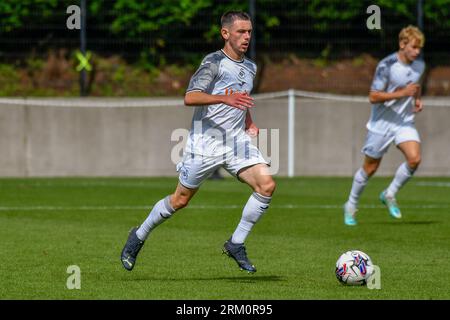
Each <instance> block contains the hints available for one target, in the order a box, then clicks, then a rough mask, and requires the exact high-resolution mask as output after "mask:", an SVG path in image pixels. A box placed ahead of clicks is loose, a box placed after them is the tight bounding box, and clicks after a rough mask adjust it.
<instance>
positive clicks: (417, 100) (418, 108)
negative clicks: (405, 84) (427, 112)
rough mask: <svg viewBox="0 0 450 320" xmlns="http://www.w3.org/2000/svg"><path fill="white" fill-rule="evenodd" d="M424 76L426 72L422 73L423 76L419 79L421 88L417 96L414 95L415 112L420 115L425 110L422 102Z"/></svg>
mask: <svg viewBox="0 0 450 320" xmlns="http://www.w3.org/2000/svg"><path fill="white" fill-rule="evenodd" d="M424 74H425V72H423V73H422V75H421V76H420V79H419V83H418V85H419V88H418V90H417V92H416V94H415V95H414V98H415V101H414V110H413V112H415V113H418V112H421V111H422V110H423V102H422V84H423V80H424V79H423V78H424Z"/></svg>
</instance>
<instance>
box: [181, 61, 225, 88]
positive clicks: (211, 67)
mask: <svg viewBox="0 0 450 320" xmlns="http://www.w3.org/2000/svg"><path fill="white" fill-rule="evenodd" d="M218 71H219V66H218V63H217V61H215V60H214V59H211V58H208V57H206V58H205V59H203V61H202V63H201V64H200V67H199V68H198V69H197V71H196V72H195V73H194V75H193V76H192V77H191V80H190V81H189V86H188V88H187V90H186V92H189V91H202V92H206V91H207V90H208V88H209V87H210V85H211V83H212V82H213V80H214V79H215V78H216V76H217V74H218Z"/></svg>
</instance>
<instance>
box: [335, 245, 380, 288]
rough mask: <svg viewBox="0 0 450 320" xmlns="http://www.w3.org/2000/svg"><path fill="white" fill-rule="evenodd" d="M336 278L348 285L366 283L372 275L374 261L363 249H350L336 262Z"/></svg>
mask: <svg viewBox="0 0 450 320" xmlns="http://www.w3.org/2000/svg"><path fill="white" fill-rule="evenodd" d="M335 272H336V278H337V279H338V280H339V282H341V283H343V284H347V285H353V286H358V285H361V286H362V285H365V284H367V280H368V279H369V277H370V276H371V275H372V272H373V263H372V260H371V259H370V257H369V256H368V255H367V254H365V253H364V252H362V251H359V250H350V251H347V252H345V253H343V254H342V255H341V256H340V257H339V259H338V260H337V262H336V271H335Z"/></svg>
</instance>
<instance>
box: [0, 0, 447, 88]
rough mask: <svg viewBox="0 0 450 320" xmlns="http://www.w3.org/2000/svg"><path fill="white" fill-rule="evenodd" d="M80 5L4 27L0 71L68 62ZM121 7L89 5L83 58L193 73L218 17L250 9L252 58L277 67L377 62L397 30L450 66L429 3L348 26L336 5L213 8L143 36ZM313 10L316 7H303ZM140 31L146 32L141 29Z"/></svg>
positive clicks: (415, 0) (216, 41)
mask: <svg viewBox="0 0 450 320" xmlns="http://www.w3.org/2000/svg"><path fill="white" fill-rule="evenodd" d="M10 1H11V2H12V3H13V4H15V5H16V6H17V9H16V10H20V5H19V3H20V2H19V1H12V0H10ZM81 2H82V0H75V1H73V0H70V1H69V0H62V1H58V2H56V3H57V4H56V5H55V6H54V8H53V7H52V9H51V12H47V13H45V16H43V15H44V13H43V12H44V11H42V10H35V11H30V12H28V13H27V14H26V15H25V16H24V17H23V19H22V26H21V27H18V28H14V23H9V24H6V23H2V25H0V36H1V37H0V63H6V64H8V63H9V64H11V63H12V64H15V65H27V63H28V64H30V61H31V64H32V63H33V62H32V59H34V58H37V57H46V56H48V53H49V51H50V50H58V49H61V48H63V49H64V50H65V51H64V54H65V55H66V56H70V57H72V56H73V53H74V52H75V51H76V50H78V49H80V46H81V43H80V31H79V30H68V29H67V26H66V20H67V18H68V16H69V15H68V13H67V12H66V9H67V7H68V6H69V5H71V4H77V5H79V4H80V3H81ZM120 2H121V1H115V0H104V1H96V2H91V1H87V19H86V21H87V22H86V29H85V31H86V50H89V51H92V52H93V53H95V54H97V55H100V56H111V55H117V56H120V57H123V58H124V59H125V60H126V61H127V62H129V63H136V62H139V61H140V62H144V63H147V64H148V65H150V66H154V67H159V66H160V65H164V64H170V63H178V64H183V63H191V64H193V65H196V64H197V63H198V62H199V60H200V59H201V58H202V57H203V56H204V55H205V54H206V53H208V52H211V51H214V50H217V49H218V48H220V47H221V46H222V40H221V38H220V34H219V28H218V27H219V21H220V15H221V14H222V12H223V10H224V9H230V8H238V9H244V10H249V9H250V8H253V9H252V10H251V11H252V12H254V31H255V32H254V33H255V37H254V54H255V57H254V58H255V59H256V60H258V61H262V60H264V59H266V58H268V59H271V60H276V59H281V58H283V57H287V56H289V55H290V54H295V55H298V56H301V57H308V58H317V59H322V60H333V59H338V58H343V57H354V56H358V55H360V54H362V53H370V54H371V55H373V56H375V57H377V58H381V57H383V56H385V55H387V54H389V53H391V52H393V51H395V50H396V49H397V46H398V45H397V37H398V32H399V30H400V29H401V28H402V27H404V26H406V25H408V24H414V25H417V24H423V30H424V32H425V34H426V47H425V57H426V61H427V64H428V65H429V66H435V65H442V64H449V63H450V55H449V54H448V49H447V48H448V47H450V37H449V36H448V34H449V33H450V27H449V25H450V24H449V22H448V21H449V19H450V13H448V12H446V11H445V12H435V13H434V15H435V16H436V17H441V19H440V21H438V22H436V19H437V18H436V17H435V19H434V20H433V19H430V18H429V17H427V16H425V17H423V18H422V19H420V15H421V14H420V12H423V10H421V9H420V8H421V4H423V6H425V5H430V3H432V2H430V1H428V2H427V1H425V3H424V2H423V1H422V0H401V1H392V3H396V5H397V6H401V8H402V11H401V12H398V10H394V9H393V8H392V6H390V5H386V3H388V1H367V0H362V1H359V2H358V1H357V2H353V3H358V6H356V7H355V8H357V9H355V10H356V11H355V12H353V13H352V16H351V17H350V18H348V17H347V18H346V17H343V16H340V15H339V8H340V7H339V5H336V8H337V10H338V14H337V15H336V16H335V17H333V15H332V14H330V13H328V14H327V13H326V12H323V13H322V12H321V10H323V4H328V3H342V5H341V8H342V10H343V12H344V9H346V7H345V6H346V5H348V4H350V3H352V2H349V1H344V0H343V1H340V2H338V1H336V0H323V1H312V0H302V1H292V0H286V1H274V0H249V1H212V2H211V3H210V4H209V5H205V7H202V8H201V9H199V10H198V11H197V12H195V15H194V17H191V18H190V19H189V21H185V22H183V21H174V22H173V23H170V24H166V25H161V26H159V27H158V26H156V27H155V28H154V30H151V28H149V30H147V31H139V28H140V25H139V27H136V25H137V21H138V19H141V20H142V19H144V20H145V19H147V21H148V22H149V23H150V22H151V21H152V20H151V19H152V18H151V17H152V15H151V14H149V13H148V12H147V13H146V14H142V16H140V15H137V16H136V17H135V19H136V23H135V21H133V17H134V16H133V15H134V12H132V11H131V9H130V5H128V6H124V7H118V5H117V3H120ZM122 2H123V1H122ZM140 2H142V3H152V1H140ZM156 2H158V3H159V2H161V1H155V3H156ZM169 2H170V1H168V3H169ZM200 2H201V1H199V3H200ZM377 2H379V4H380V5H379V7H380V10H381V11H380V14H381V29H379V30H369V29H368V28H367V19H368V18H369V16H370V15H371V14H369V13H367V11H366V9H367V7H369V6H370V5H372V4H376V3H377ZM95 3H101V5H100V6H101V7H100V9H99V8H97V9H96V8H95V6H94V5H93V4H95ZM129 3H138V2H136V1H130V2H129ZM161 3H162V2H161ZM311 3H312V4H314V3H317V5H316V6H314V7H311V6H308V4H311ZM180 6H181V2H180ZM11 7H14V6H13V5H11ZM0 8H2V7H1V6H0ZM347 9H348V8H347ZM11 10H14V9H11ZM180 10H182V9H180ZM345 12H348V10H347V11H345ZM171 14H174V13H171V12H163V13H161V14H159V16H158V12H155V15H154V16H155V17H158V19H160V20H158V21H162V22H161V23H163V21H164V18H167V19H170V18H171ZM7 15H8V12H0V16H1V17H2V20H3V21H7V20H6V18H7ZM164 15H167V17H165V16H164ZM118 17H122V18H123V19H124V20H125V19H128V20H126V21H125V22H123V21H122V22H121V23H122V25H121V27H117V28H115V26H116V25H115V22H116V21H117V19H118ZM155 19H156V18H155ZM142 28H144V29H145V25H144V26H142ZM11 30H12V31H11ZM82 51H83V50H82ZM73 67H74V68H75V67H76V65H74V66H73ZM0 72H1V70H0ZM299 89H300V88H299Z"/></svg>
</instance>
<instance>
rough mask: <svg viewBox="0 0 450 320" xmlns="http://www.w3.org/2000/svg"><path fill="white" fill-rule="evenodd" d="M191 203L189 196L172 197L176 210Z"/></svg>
mask: <svg viewBox="0 0 450 320" xmlns="http://www.w3.org/2000/svg"><path fill="white" fill-rule="evenodd" d="M188 204H189V197H183V196H174V197H173V198H172V207H173V208H174V209H175V210H179V209H182V208H184V207H186V206H187V205H188Z"/></svg>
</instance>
